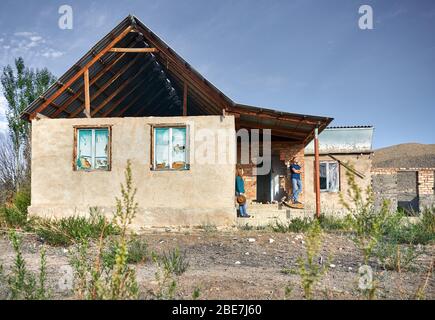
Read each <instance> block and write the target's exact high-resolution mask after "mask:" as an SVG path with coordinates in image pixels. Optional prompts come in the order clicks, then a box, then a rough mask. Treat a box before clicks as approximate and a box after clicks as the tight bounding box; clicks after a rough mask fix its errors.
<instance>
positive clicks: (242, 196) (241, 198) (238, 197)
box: [237, 195, 246, 205]
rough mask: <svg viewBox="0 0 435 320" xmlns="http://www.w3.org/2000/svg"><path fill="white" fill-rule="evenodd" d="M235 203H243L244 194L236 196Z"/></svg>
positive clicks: (244, 199)
mask: <svg viewBox="0 0 435 320" xmlns="http://www.w3.org/2000/svg"><path fill="white" fill-rule="evenodd" d="M237 203H238V204H240V205H243V204H245V203H246V197H245V196H244V195H239V196H237Z"/></svg>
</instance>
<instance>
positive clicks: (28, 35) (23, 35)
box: [14, 31, 35, 37]
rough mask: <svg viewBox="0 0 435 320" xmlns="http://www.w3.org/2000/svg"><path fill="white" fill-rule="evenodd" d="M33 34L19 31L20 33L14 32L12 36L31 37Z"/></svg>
mask: <svg viewBox="0 0 435 320" xmlns="http://www.w3.org/2000/svg"><path fill="white" fill-rule="evenodd" d="M34 34H35V33H34V32H29V31H20V32H15V33H14V36H17V37H31V36H33V35H34Z"/></svg>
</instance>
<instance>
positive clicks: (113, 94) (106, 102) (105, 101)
mask: <svg viewBox="0 0 435 320" xmlns="http://www.w3.org/2000/svg"><path fill="white" fill-rule="evenodd" d="M145 69H146V67H145V65H143V66H142V67H141V68H140V69H139V71H138V72H137V73H136V74H135V75H134V76H133V77H131V78H130V79H127V80H126V81H125V82H124V83H123V84H121V85H120V86H119V87H118V88H117V89H116V90H115V91H113V92H112V93H111V94H110V95H109V96H108V97H107V98H106V99H104V101H103V102H102V103H101V104H100V105H99V106H98V107H96V108H94V110H93V112H92V116H93V115H95V114H96V113H97V112H98V111H100V110H101V109H103V108H104V107H105V106H106V105H107V104H108V103H109V102H110V101H111V100H112V99H113V98H114V97H116V96H117V95H118V94H119V93H120V92H121V91H122V90H124V88H125V87H126V86H127V85H128V84H129V83H130V82H132V81H134V80H136V78H137V77H139V76H140V75H141V74H142V72H143V71H144V70H145Z"/></svg>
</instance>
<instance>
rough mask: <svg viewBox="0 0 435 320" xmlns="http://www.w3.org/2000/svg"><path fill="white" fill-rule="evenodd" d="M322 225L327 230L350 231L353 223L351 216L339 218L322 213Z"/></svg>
mask: <svg viewBox="0 0 435 320" xmlns="http://www.w3.org/2000/svg"><path fill="white" fill-rule="evenodd" d="M319 223H320V226H321V227H322V229H323V230H325V231H348V230H349V229H350V225H351V217H350V216H349V215H347V216H346V217H345V218H338V217H334V216H331V215H324V214H322V215H321V216H320V218H319Z"/></svg>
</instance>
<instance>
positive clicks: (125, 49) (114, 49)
mask: <svg viewBox="0 0 435 320" xmlns="http://www.w3.org/2000/svg"><path fill="white" fill-rule="evenodd" d="M109 51H110V52H137V53H147V52H148V53H151V52H157V51H158V50H157V49H156V48H112V49H110V50H109Z"/></svg>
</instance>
